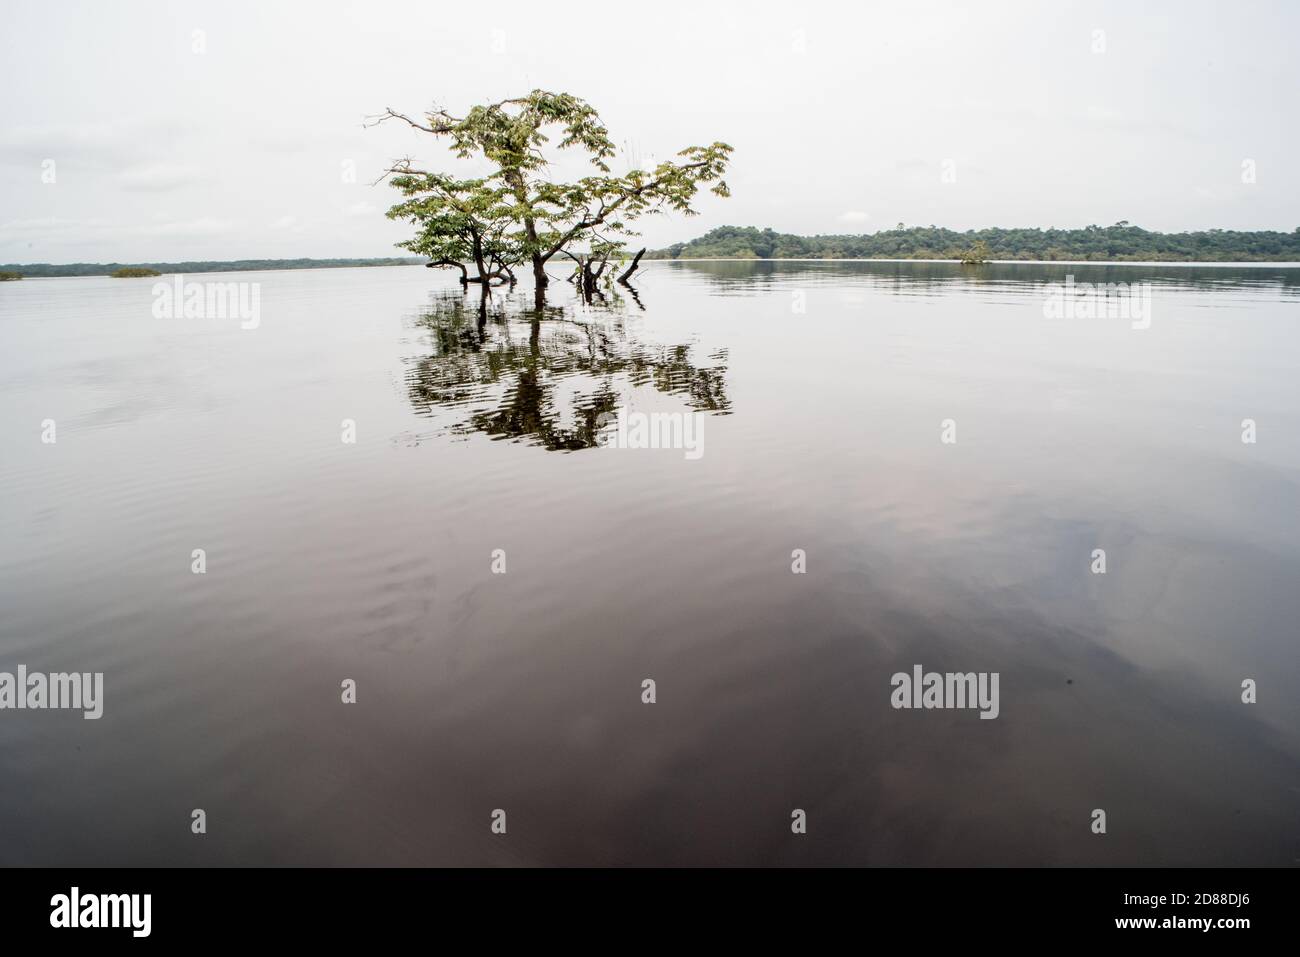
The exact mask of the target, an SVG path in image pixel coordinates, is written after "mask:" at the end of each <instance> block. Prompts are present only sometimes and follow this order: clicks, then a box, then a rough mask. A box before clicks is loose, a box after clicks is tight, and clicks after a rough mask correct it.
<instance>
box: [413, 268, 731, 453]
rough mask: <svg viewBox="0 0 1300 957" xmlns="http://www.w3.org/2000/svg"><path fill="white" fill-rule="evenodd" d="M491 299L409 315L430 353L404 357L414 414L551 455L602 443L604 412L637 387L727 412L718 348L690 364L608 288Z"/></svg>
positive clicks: (457, 301) (463, 300) (439, 296)
mask: <svg viewBox="0 0 1300 957" xmlns="http://www.w3.org/2000/svg"><path fill="white" fill-rule="evenodd" d="M524 301H525V300H524V299H522V298H521V297H520V296H517V295H516V294H515V293H514V292H513V290H512V291H510V292H502V291H500V290H498V291H497V292H496V294H495V295H489V294H486V291H485V292H484V293H483V294H478V293H474V292H471V293H470V294H468V295H467V294H465V293H463V292H461V291H445V292H439V293H435V294H434V295H433V298H432V300H431V302H430V304H429V306H428V307H427V308H425V309H423V310H422V311H421V312H420V314H419V315H418V316H417V317H416V319H415V325H416V327H417V328H418V329H419V330H420V331H421V332H422V333H425V334H427V337H428V338H427V342H428V346H429V348H430V351H429V352H428V353H427V354H423V355H419V356H415V357H413V358H412V359H411V360H409V366H408V369H407V373H406V388H407V395H408V397H409V398H410V401H411V404H412V406H413V407H414V408H415V410H416V412H418V413H419V414H421V415H428V416H431V417H433V418H436V419H438V420H439V424H440V426H441V427H442V428H443V429H445V430H446V431H448V432H450V433H452V434H458V435H468V434H472V433H476V432H477V433H483V434H486V435H490V436H492V437H494V438H498V439H521V440H524V441H528V442H531V443H533V444H536V445H539V446H541V447H543V448H546V449H550V450H553V451H566V452H567V451H575V450H578V449H586V448H592V447H594V446H597V445H599V444H600V433H601V428H602V425H603V424H604V421H605V420H604V419H602V417H603V416H612V415H614V414H615V411H616V410H617V409H618V408H619V407H620V406H622V405H626V404H628V399H629V396H631V395H632V394H634V393H635V392H636V391H637V390H644V389H653V390H654V391H655V392H657V393H659V394H661V395H667V396H674V397H677V398H678V399H680V401H681V402H682V404H683V405H684V406H685V407H686V408H688V409H690V410H694V411H699V412H711V413H714V414H717V415H725V414H727V413H729V412H730V410H731V401H730V400H729V399H728V397H727V393H726V371H727V368H726V363H727V353H726V350H719V351H717V352H714V353H712V354H710V355H707V356H705V357H703V358H702V359H701V358H698V357H697V356H696V355H695V353H696V351H697V350H696V347H695V346H693V345H692V344H691V343H660V342H655V341H653V340H652V339H651V338H650V337H649V336H646V335H643V334H641V330H640V328H639V327H640V326H641V325H642V322H641V320H640V316H639V315H638V314H637V313H635V312H629V305H634V306H637V307H640V308H642V309H643V308H644V306H642V305H641V302H640V300H639V299H636V300H635V302H633V303H629V301H628V300H626V299H624V297H623V296H622V295H621V294H619V293H617V292H615V291H609V292H608V295H605V296H602V297H599V298H598V299H597V300H596V301H593V302H590V303H588V302H585V301H584V300H583V298H582V297H577V298H575V301H574V302H573V303H572V304H569V305H563V306H553V305H545V304H543V305H541V306H540V307H539V306H538V305H536V304H530V305H528V306H525V305H524Z"/></svg>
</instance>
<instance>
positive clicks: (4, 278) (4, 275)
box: [0, 269, 23, 282]
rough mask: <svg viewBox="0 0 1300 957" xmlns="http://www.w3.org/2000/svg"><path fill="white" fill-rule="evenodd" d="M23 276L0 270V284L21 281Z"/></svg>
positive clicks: (18, 273)
mask: <svg viewBox="0 0 1300 957" xmlns="http://www.w3.org/2000/svg"><path fill="white" fill-rule="evenodd" d="M22 278H23V274H22V273H20V272H10V271H9V270H7V269H6V270H0V282H12V281H13V280H15V279H22Z"/></svg>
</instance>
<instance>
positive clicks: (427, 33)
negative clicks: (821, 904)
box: [0, 0, 1300, 263]
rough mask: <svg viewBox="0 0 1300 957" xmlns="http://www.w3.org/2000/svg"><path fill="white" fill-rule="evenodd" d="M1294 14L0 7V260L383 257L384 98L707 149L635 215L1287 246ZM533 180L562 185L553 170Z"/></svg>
mask: <svg viewBox="0 0 1300 957" xmlns="http://www.w3.org/2000/svg"><path fill="white" fill-rule="evenodd" d="M1298 33H1300V4H1297V3H1294V2H1289V0H1278V2H1274V3H1270V2H1251V0H1235V2H1219V3H1212V2H1175V0H1168V2H1162V0H1151V2H1143V3H1133V2H1131V0H1130V2H1117V3H1101V2H1077V3H1069V2H1046V0H1040V2H1026V3H1012V2H999V0H988V2H984V3H978V4H977V3H952V4H948V3H914V2H908V3H901V2H892V3H869V2H853V3H849V2H843V0H841V2H838V3H825V4H823V3H816V2H804V0H800V2H797V3H794V2H787V3H781V4H775V3H774V4H763V3H754V2H745V3H723V2H717V0H694V2H689V3H676V2H672V0H661V2H655V3H652V4H622V3H620V4H584V5H581V6H577V7H575V6H572V5H569V4H557V3H547V4H539V3H531V4H528V3H513V2H493V3H486V4H464V3H456V4H452V3H442V2H436V0H433V2H430V0H425V2H420V3H385V2H380V0H372V2H357V3H352V2H320V0H317V2H312V3H305V2H304V3H290V2H271V0H266V2H261V3H245V2H240V0H236V2H230V0H226V2H220V3H206V2H145V0H139V2H118V3H111V4H110V3H100V2H68V0H39V2H27V0H6V4H5V12H4V29H3V32H0V77H2V78H3V81H4V86H3V88H4V90H5V96H4V97H3V98H0V263H34V262H53V263H68V262H142V261H155V262H174V261H182V260H197V259H254V258H296V257H304V256H305V257H371V256H390V255H404V253H403V252H402V251H400V250H397V249H395V248H394V243H396V242H398V241H400V240H401V239H403V238H405V237H406V236H407V235H408V234H409V233H410V231H411V228H410V227H409V226H407V225H404V224H402V223H395V222H392V221H389V220H387V219H386V218H385V217H384V211H385V210H386V209H387V208H388V206H389V205H391V203H392V202H393V201H394V197H393V195H392V194H393V192H394V191H393V190H392V189H391V187H389V186H387V185H385V184H382V183H381V184H379V185H372V183H373V181H374V180H375V179H376V178H378V177H379V176H380V175H381V174H382V171H383V170H384V168H385V167H386V166H388V165H389V164H390V162H391V160H393V159H394V158H397V157H402V156H408V155H409V156H411V157H412V158H413V159H415V160H417V161H419V162H418V164H417V165H420V166H421V167H423V168H426V169H430V168H439V169H446V170H447V171H448V172H456V171H459V172H464V173H470V172H475V171H481V170H480V169H476V167H474V166H473V164H468V165H466V164H465V163H464V162H463V161H458V160H456V159H455V158H454V157H453V156H452V155H451V154H450V153H449V152H448V151H447V149H446V147H445V144H442V143H440V142H439V141H437V140H436V139H435V138H434V137H432V136H430V135H429V134H425V133H419V132H416V131H413V130H410V129H409V128H400V127H399V126H397V125H395V124H387V125H383V126H379V127H373V128H367V127H366V126H365V125H364V121H365V118H366V117H367V116H369V115H373V114H376V113H379V112H381V111H383V110H384V109H385V108H387V107H391V108H393V109H394V110H397V111H399V112H404V113H409V114H412V115H418V114H420V113H421V112H422V111H424V110H426V109H428V108H430V107H431V106H433V105H435V104H436V105H437V106H440V107H443V108H445V109H447V110H448V111H449V112H451V113H452V114H454V115H460V114H462V113H463V112H464V111H465V110H466V109H467V108H468V107H470V106H471V105H473V104H475V103H482V102H489V101H494V100H498V99H502V98H504V97H508V96H515V95H519V94H522V93H525V92H527V91H529V90H532V89H535V88H543V89H549V90H553V91H564V92H569V93H573V94H575V95H577V96H580V97H583V98H584V99H586V100H588V101H589V102H591V103H592V104H593V105H594V106H595V107H596V108H597V109H598V110H599V111H600V114H601V116H602V118H603V120H604V121H605V123H606V126H607V127H608V128H609V130H610V133H611V136H612V138H613V139H614V140H615V141H616V142H617V143H619V144H620V147H621V148H622V150H623V153H622V155H621V156H620V158H619V160H618V162H617V163H616V167H619V166H621V167H622V169H616V171H620V172H621V171H623V169H626V168H628V167H629V166H630V165H632V164H638V165H645V164H647V163H653V162H656V161H658V160H661V159H667V158H671V157H672V155H673V154H674V153H676V151H677V150H680V149H682V148H684V147H686V146H690V145H694V144H706V143H711V142H713V141H715V140H722V141H725V142H727V143H730V144H731V145H732V146H733V147H734V148H735V154H734V156H733V163H732V168H731V171H730V172H729V174H728V176H727V182H728V183H729V185H730V186H731V189H732V193H733V195H732V197H731V198H730V199H721V198H718V197H715V196H712V195H710V194H705V193H701V195H700V199H699V202H698V203H697V209H698V211H699V215H698V216H694V217H686V216H682V215H680V214H673V215H665V216H659V217H651V218H648V219H646V220H643V221H642V222H643V228H642V233H643V237H644V244H645V245H647V246H649V247H651V248H656V247H660V246H664V245H668V244H670V243H673V242H683V241H686V240H689V239H691V238H693V237H695V236H698V235H700V234H702V233H704V232H705V231H707V230H708V229H711V228H713V227H715V226H720V225H741V226H764V227H766V226H770V227H772V228H774V229H777V230H779V231H782V232H792V233H801V234H818V233H823V234H824V233H864V232H875V231H877V230H879V229H889V228H893V227H894V226H895V225H896V224H897V223H900V222H901V223H905V224H907V225H909V226H911V225H930V224H935V225H940V226H947V227H951V228H955V229H963V230H964V229H976V228H981V227H986V226H1008V227H1009V226H1039V227H1049V226H1057V227H1080V226H1086V225H1088V224H1091V223H1097V224H1100V225H1109V224H1111V223H1114V222H1118V221H1120V220H1128V221H1129V222H1131V223H1134V224H1136V225H1140V226H1144V227H1146V228H1148V229H1158V230H1164V231H1183V230H1196V229H1210V228H1223V229H1279V230H1286V231H1290V230H1293V229H1295V228H1296V227H1297V225H1300V162H1297V159H1298V157H1297V147H1298V146H1300V123H1297V122H1296V116H1297V113H1296V109H1297V93H1300V57H1297V56H1296V55H1295V52H1294V43H1295V38H1296V36H1297V34H1298ZM571 168H572V167H571V164H569V163H566V162H561V163H559V164H557V168H556V174H555V175H556V176H557V177H560V176H562V175H564V174H565V172H566V171H570V170H571Z"/></svg>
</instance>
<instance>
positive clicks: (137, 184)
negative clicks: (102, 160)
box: [118, 163, 206, 193]
mask: <svg viewBox="0 0 1300 957" xmlns="http://www.w3.org/2000/svg"><path fill="white" fill-rule="evenodd" d="M205 179H206V177H205V175H204V173H203V171H202V170H200V169H199V168H198V167H195V166H179V165H175V164H170V163H153V164H150V165H147V166H131V167H128V168H127V169H124V170H123V171H122V172H121V173H119V174H118V182H119V183H120V184H121V186H122V188H123V189H128V190H132V191H136V192H145V193H162V192H166V191H168V190H173V189H181V188H183V187H186V186H194V185H197V184H199V183H202V182H204V180H205Z"/></svg>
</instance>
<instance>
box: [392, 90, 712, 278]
mask: <svg viewBox="0 0 1300 957" xmlns="http://www.w3.org/2000/svg"><path fill="white" fill-rule="evenodd" d="M386 120H399V121H401V122H403V123H406V124H408V125H409V126H411V127H412V128H414V129H417V130H421V131H423V132H425V133H430V134H432V135H434V136H436V137H439V138H446V140H447V141H448V146H449V148H450V149H451V150H452V152H454V153H455V154H456V156H457V157H459V158H461V159H483V160H486V161H487V162H488V163H489V164H490V165H491V167H492V168H493V172H492V173H491V174H490V175H489V176H487V177H486V178H485V179H483V180H463V181H456V180H452V179H451V178H449V177H445V176H440V175H439V174H432V173H427V172H424V171H421V170H417V169H414V168H413V167H412V166H411V161H410V160H409V159H406V160H401V161H399V162H397V163H395V164H394V165H393V167H392V168H391V169H390V170H389V172H390V173H392V174H394V176H395V179H394V185H396V186H398V188H399V189H402V190H403V192H404V193H405V194H406V195H407V197H408V199H407V200H406V202H404V203H402V204H399V205H398V206H395V207H393V209H392V210H390V212H389V215H390V216H394V217H395V218H407V219H410V220H412V221H413V222H415V223H417V224H418V225H419V226H420V227H421V233H420V235H419V236H418V237H417V238H416V239H415V240H411V241H409V242H407V243H403V244H401V245H403V246H404V247H405V248H408V249H412V250H414V251H416V252H421V253H428V254H429V255H430V257H431V258H433V257H434V256H437V258H438V259H440V260H443V261H445V262H446V263H447V264H451V265H458V266H461V267H462V269H463V268H464V263H465V262H467V261H474V262H475V264H476V266H478V268H479V280H478V281H482V282H484V283H486V282H488V281H490V280H491V279H492V278H510V277H512V276H513V273H512V272H511V271H510V267H511V266H513V265H515V264H517V263H522V262H529V263H531V265H532V269H533V279H534V281H535V282H536V284H537V289H538V293H539V295H540V294H541V291H542V290H544V289H545V287H546V286H547V284H548V283H549V282H550V277H548V276H547V274H546V264H547V263H548V262H549V261H550V260H551V259H552V258H553V257H554V256H556V255H558V254H559V253H561V252H566V253H568V252H569V250H570V247H573V246H575V245H578V244H586V245H587V246H588V247H589V248H593V249H600V250H601V252H602V254H603V255H604V256H605V257H606V258H608V256H609V255H610V253H611V252H615V251H618V250H621V249H622V247H623V245H624V237H627V236H633V235H636V233H635V232H634V231H633V230H632V228H631V226H630V225H629V224H630V223H632V222H633V221H634V220H636V219H638V218H640V217H641V216H643V215H645V214H647V213H658V212H664V211H668V210H672V211H675V212H679V213H682V214H684V215H687V216H691V215H695V210H694V209H693V208H692V207H691V202H692V200H693V199H694V198H695V195H696V193H697V192H698V191H699V189H700V187H701V186H704V185H706V184H712V185H711V186H710V187H709V190H710V192H712V193H715V194H717V195H718V196H728V195H730V191H729V190H728V189H727V184H726V181H725V180H723V178H722V176H723V174H724V173H725V172H726V169H727V164H728V162H729V157H730V154H731V151H732V150H731V147H730V146H728V145H727V144H726V143H720V142H719V143H713V144H712V145H710V146H689V147H687V148H686V149H684V150H681V151H680V152H679V153H678V154H677V157H678V160H677V161H665V162H663V163H660V164H658V165H657V166H656V167H655V168H654V169H652V170H641V169H632V170H629V171H628V172H627V173H625V174H623V175H621V176H620V175H614V174H612V173H611V170H610V167H609V163H608V160H610V159H612V158H613V156H614V154H615V149H614V143H613V141H612V140H610V138H609V132H608V131H607V130H606V129H605V126H604V124H603V123H602V122H601V120H600V116H599V114H597V113H596V111H595V109H594V108H592V106H591V105H590V104H588V103H587V102H586V101H585V100H581V99H579V98H578V97H576V96H572V95H570V94H568V93H548V92H547V91H545V90H534V91H533V92H531V93H529V94H528V95H527V96H521V97H515V98H512V99H507V100H501V101H500V102H497V103H489V104H486V105H482V106H475V107H474V108H473V109H471V110H470V111H469V112H468V113H466V114H465V116H463V117H457V116H453V115H451V114H450V113H448V112H447V111H446V110H442V109H435V110H433V111H431V112H429V113H427V114H425V116H424V121H423V122H420V121H419V120H415V119H412V118H411V117H409V116H406V115H404V114H402V113H397V112H395V111H393V110H392V109H388V110H386V111H385V112H384V113H382V114H380V115H379V116H378V117H376V118H375V119H374V121H373V123H372V124H371V125H374V124H376V123H382V122H385V121H386ZM548 131H549V132H556V131H558V132H559V134H560V136H561V138H560V140H559V143H558V144H557V149H561V150H563V149H571V148H572V149H577V150H580V151H581V152H583V153H585V154H586V158H587V160H588V162H589V163H590V164H591V166H592V167H593V169H594V172H593V173H592V175H590V176H585V177H582V178H581V179H578V180H576V181H575V182H571V183H557V182H553V181H551V180H550V179H548V178H547V176H546V174H547V171H548V169H549V161H548V160H547V158H546V155H545V153H544V152H543V147H544V146H545V144H547V143H548V142H550V137H549V136H548V135H547V133H548ZM451 197H458V198H457V199H456V201H455V202H453V201H452V200H451ZM484 227H487V228H484ZM485 236H486V237H489V240H488V241H486V244H484V242H485V241H484V239H483V237H485ZM476 237H477V238H476ZM426 240H427V245H426V244H425V243H426ZM476 243H477V244H478V245H477V246H476ZM476 248H477V249H479V250H480V251H481V252H482V253H483V255H484V256H486V259H485V264H486V268H484V267H483V266H479V263H478V258H476V257H475V256H474V255H472V253H473V252H474V250H475V249H476ZM602 268H603V267H602ZM624 275H625V276H626V275H627V274H626V273H625V274H624Z"/></svg>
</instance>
